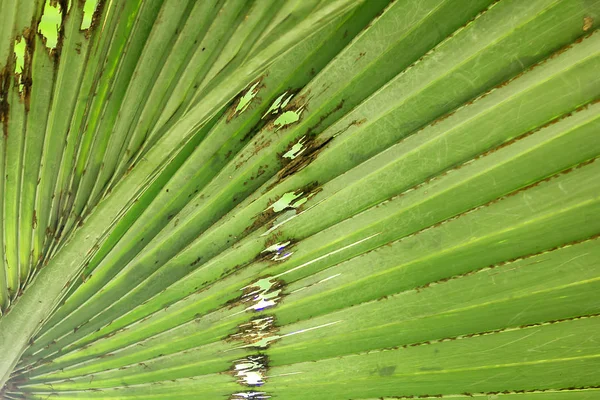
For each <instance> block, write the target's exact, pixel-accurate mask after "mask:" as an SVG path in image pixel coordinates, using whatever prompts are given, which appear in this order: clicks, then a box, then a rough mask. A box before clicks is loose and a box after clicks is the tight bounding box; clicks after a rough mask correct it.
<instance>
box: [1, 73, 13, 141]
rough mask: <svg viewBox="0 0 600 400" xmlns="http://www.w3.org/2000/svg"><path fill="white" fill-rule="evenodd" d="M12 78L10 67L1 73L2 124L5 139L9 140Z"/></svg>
mask: <svg viewBox="0 0 600 400" xmlns="http://www.w3.org/2000/svg"><path fill="white" fill-rule="evenodd" d="M10 77H11V74H10V73H9V72H8V65H7V66H5V67H4V68H3V69H2V71H0V123H2V131H3V135H4V138H5V139H6V138H8V118H9V115H10V105H9V104H8V95H9V90H10Z"/></svg>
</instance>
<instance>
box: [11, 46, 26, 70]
mask: <svg viewBox="0 0 600 400" xmlns="http://www.w3.org/2000/svg"><path fill="white" fill-rule="evenodd" d="M26 47H27V46H26V44H25V39H24V38H21V37H19V38H17V40H15V46H14V51H15V73H16V74H21V73H23V68H25V48H26Z"/></svg>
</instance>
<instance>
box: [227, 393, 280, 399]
mask: <svg viewBox="0 0 600 400" xmlns="http://www.w3.org/2000/svg"><path fill="white" fill-rule="evenodd" d="M270 398H271V396H267V394H266V393H265V392H240V393H234V394H233V395H232V397H231V399H230V400H261V399H270Z"/></svg>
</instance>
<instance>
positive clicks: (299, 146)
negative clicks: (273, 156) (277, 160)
mask: <svg viewBox="0 0 600 400" xmlns="http://www.w3.org/2000/svg"><path fill="white" fill-rule="evenodd" d="M305 138H306V136H302V137H301V138H300V140H298V141H297V142H296V143H295V144H294V145H293V146H292V148H291V149H289V150H288V151H287V152H286V153H285V154H284V155H283V158H289V159H290V160H293V159H294V158H296V157H298V156H299V155H300V154H301V153H302V152H303V151H304V150H306V146H304V140H305Z"/></svg>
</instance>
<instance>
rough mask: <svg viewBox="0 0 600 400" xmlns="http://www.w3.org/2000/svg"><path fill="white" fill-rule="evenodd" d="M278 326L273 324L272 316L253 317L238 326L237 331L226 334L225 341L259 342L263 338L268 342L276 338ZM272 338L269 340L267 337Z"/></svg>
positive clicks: (248, 343)
mask: <svg viewBox="0 0 600 400" xmlns="http://www.w3.org/2000/svg"><path fill="white" fill-rule="evenodd" d="M278 331H279V328H278V327H277V326H276V324H275V317H274V316H260V317H253V318H251V319H250V321H249V322H246V323H243V324H241V325H239V326H238V328H237V331H236V332H235V333H232V334H231V335H229V336H227V337H226V338H225V339H224V340H225V341H226V342H241V343H245V344H247V345H253V344H259V345H260V344H261V342H264V341H265V340H267V341H268V344H270V343H271V342H273V341H275V340H276V333H277V332H278ZM271 338H272V339H273V340H269V339H271ZM257 347H263V346H257Z"/></svg>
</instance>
